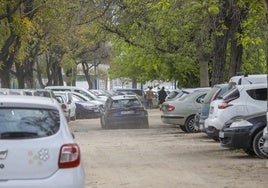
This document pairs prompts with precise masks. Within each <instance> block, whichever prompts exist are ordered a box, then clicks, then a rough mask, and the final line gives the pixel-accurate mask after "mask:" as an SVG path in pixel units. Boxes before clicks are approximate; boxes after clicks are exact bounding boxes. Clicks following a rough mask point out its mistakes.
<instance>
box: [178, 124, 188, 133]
mask: <svg viewBox="0 0 268 188" xmlns="http://www.w3.org/2000/svg"><path fill="white" fill-rule="evenodd" d="M180 128H181V130H182V131H183V132H185V133H188V132H187V130H186V127H185V126H184V125H180Z"/></svg>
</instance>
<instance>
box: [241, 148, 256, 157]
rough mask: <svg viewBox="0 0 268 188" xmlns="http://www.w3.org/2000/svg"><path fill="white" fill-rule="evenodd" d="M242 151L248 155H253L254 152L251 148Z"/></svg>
mask: <svg viewBox="0 0 268 188" xmlns="http://www.w3.org/2000/svg"><path fill="white" fill-rule="evenodd" d="M243 151H244V152H245V153H246V154H247V155H248V156H255V155H256V154H255V152H254V150H253V149H243Z"/></svg>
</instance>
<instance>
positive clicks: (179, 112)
mask: <svg viewBox="0 0 268 188" xmlns="http://www.w3.org/2000/svg"><path fill="white" fill-rule="evenodd" d="M210 89H211V88H207V89H200V90H196V91H194V92H192V93H190V94H188V95H185V96H182V97H181V98H179V99H178V100H174V101H166V102H164V103H163V106H162V111H163V114H162V115H161V119H162V122H163V123H167V124H174V125H179V126H180V128H181V129H182V130H183V131H184V132H196V129H195V126H194V118H195V115H196V113H198V111H199V110H200V108H201V102H202V99H203V98H204V97H205V95H206V94H207V92H208V91H209V90H210Z"/></svg>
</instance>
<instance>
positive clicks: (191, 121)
mask: <svg viewBox="0 0 268 188" xmlns="http://www.w3.org/2000/svg"><path fill="white" fill-rule="evenodd" d="M185 129H186V131H187V132H188V133H196V132H197V130H196V128H195V118H194V116H190V117H188V118H187V120H186V121H185Z"/></svg>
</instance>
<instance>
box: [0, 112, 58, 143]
mask: <svg viewBox="0 0 268 188" xmlns="http://www.w3.org/2000/svg"><path fill="white" fill-rule="evenodd" d="M59 127H60V117H59V112H58V111H57V110H51V109H22V108H0V139H25V138H27V139H28V138H39V137H46V136H50V135H53V134H55V133H56V132H57V131H58V130H59Z"/></svg>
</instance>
